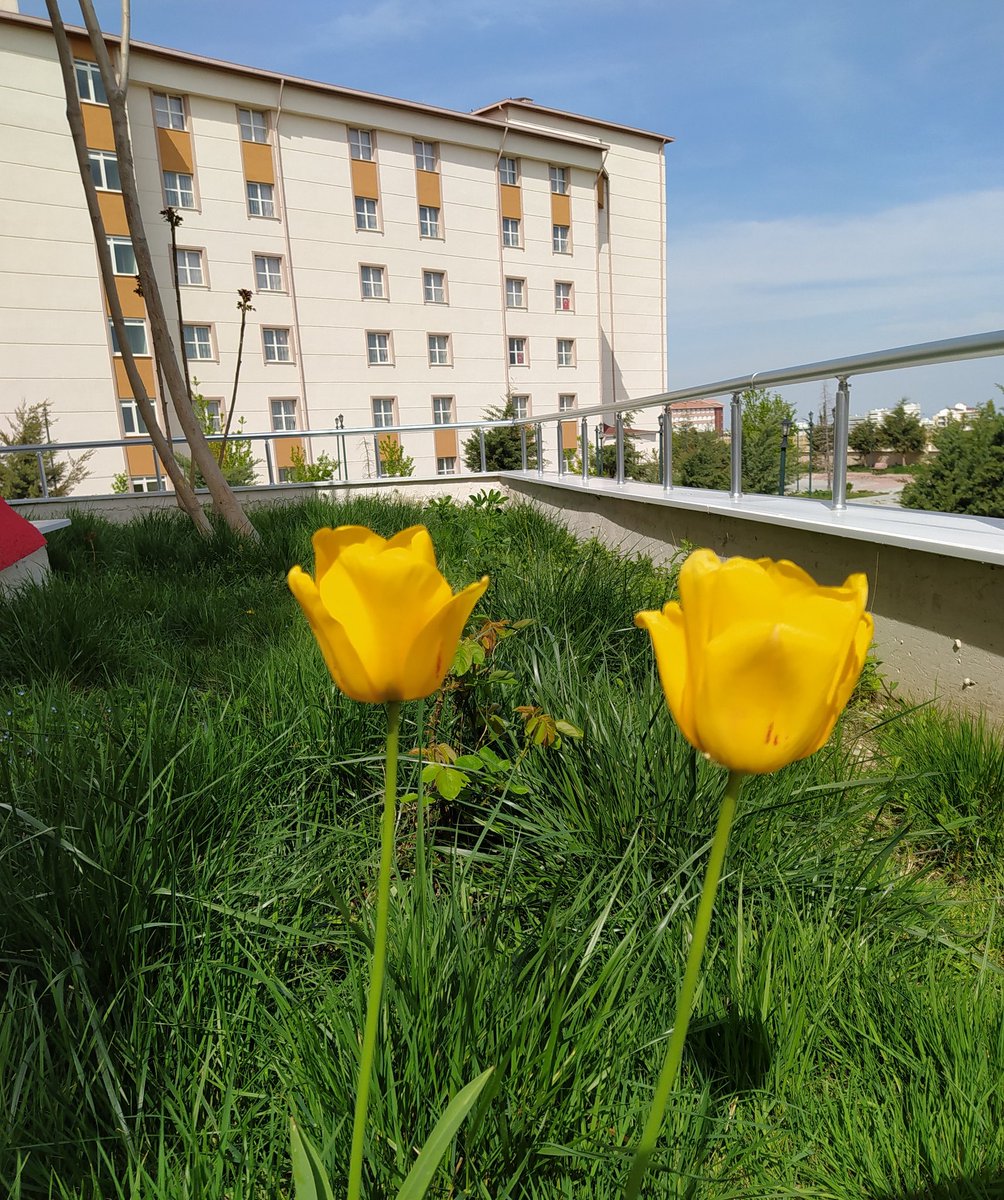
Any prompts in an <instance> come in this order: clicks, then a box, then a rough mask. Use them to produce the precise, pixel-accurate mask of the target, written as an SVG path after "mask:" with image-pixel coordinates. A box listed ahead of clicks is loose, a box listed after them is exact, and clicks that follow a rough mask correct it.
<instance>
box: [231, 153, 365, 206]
mask: <svg viewBox="0 0 1004 1200" xmlns="http://www.w3.org/2000/svg"><path fill="white" fill-rule="evenodd" d="M241 157H242V158H243V159H244V178H245V179H246V180H248V181H249V182H250V183H275V167H274V166H273V163H272V147H271V146H263V145H262V144H261V143H259V142H241ZM356 195H362V192H357V193H356Z"/></svg>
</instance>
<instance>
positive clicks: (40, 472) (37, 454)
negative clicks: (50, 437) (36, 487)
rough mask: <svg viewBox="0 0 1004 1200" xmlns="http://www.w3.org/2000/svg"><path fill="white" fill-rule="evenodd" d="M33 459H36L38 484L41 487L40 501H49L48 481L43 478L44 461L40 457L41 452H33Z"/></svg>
mask: <svg viewBox="0 0 1004 1200" xmlns="http://www.w3.org/2000/svg"><path fill="white" fill-rule="evenodd" d="M35 457H36V458H37V459H38V482H39V483H40V484H41V485H42V499H43V500H48V499H49V481H48V480H47V479H46V477H45V459H44V458H43V456H42V451H41V450H36V451H35Z"/></svg>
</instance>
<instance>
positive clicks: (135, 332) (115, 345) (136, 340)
mask: <svg viewBox="0 0 1004 1200" xmlns="http://www.w3.org/2000/svg"><path fill="white" fill-rule="evenodd" d="M124 324H125V335H126V342H127V343H128V345H129V349H130V350H131V351H132V352H133V354H141V355H147V354H149V353H150V351H149V350H148V349H147V342H146V321H144V320H143V319H142V317H126V319H125V322H124ZM108 328H109V329H110V330H111V331H112V353H113V354H121V353H122V351H121V350H120V349H119V340H118V338H117V337H116V336H115V326H114V325H113V324H112V323H111V321H110V320H109V322H108Z"/></svg>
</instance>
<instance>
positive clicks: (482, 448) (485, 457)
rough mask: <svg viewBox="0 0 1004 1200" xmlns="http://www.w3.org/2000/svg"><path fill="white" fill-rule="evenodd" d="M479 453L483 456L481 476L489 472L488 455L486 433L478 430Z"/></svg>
mask: <svg viewBox="0 0 1004 1200" xmlns="http://www.w3.org/2000/svg"><path fill="white" fill-rule="evenodd" d="M478 451H479V453H480V455H481V474H482V475H484V474H485V472H486V471H487V470H488V455H487V453H486V451H485V431H484V430H483V429H481V428H479V429H478Z"/></svg>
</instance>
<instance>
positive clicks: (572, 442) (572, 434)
mask: <svg viewBox="0 0 1004 1200" xmlns="http://www.w3.org/2000/svg"><path fill="white" fill-rule="evenodd" d="M561 448H562V450H578V448H579V424H578V422H577V421H562V422H561Z"/></svg>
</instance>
